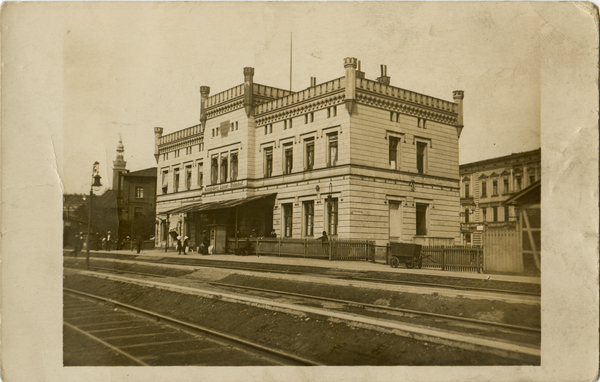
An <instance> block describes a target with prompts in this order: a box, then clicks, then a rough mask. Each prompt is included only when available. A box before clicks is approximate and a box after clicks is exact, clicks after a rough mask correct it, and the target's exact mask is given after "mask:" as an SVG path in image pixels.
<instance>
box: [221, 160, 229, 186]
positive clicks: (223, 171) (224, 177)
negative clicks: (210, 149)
mask: <svg viewBox="0 0 600 382" xmlns="http://www.w3.org/2000/svg"><path fill="white" fill-rule="evenodd" d="M227 162H228V158H227V154H221V183H226V182H227V174H228V173H227V169H228V167H227Z"/></svg>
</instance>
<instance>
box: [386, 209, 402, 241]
mask: <svg viewBox="0 0 600 382" xmlns="http://www.w3.org/2000/svg"><path fill="white" fill-rule="evenodd" d="M389 206H390V241H400V240H401V238H402V207H401V206H400V202H392V201H390V202H389Z"/></svg>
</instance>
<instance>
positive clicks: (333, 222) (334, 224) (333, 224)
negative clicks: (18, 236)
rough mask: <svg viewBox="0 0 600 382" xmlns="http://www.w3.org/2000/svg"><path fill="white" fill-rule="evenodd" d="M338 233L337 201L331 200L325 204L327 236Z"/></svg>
mask: <svg viewBox="0 0 600 382" xmlns="http://www.w3.org/2000/svg"><path fill="white" fill-rule="evenodd" d="M337 233H338V200H337V199H331V200H329V201H328V202H327V234H328V235H329V236H332V235H337Z"/></svg>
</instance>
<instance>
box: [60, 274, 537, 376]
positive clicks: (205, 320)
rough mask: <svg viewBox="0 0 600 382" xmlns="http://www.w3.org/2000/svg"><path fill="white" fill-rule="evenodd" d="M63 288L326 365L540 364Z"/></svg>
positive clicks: (124, 289)
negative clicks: (128, 305) (151, 312)
mask: <svg viewBox="0 0 600 382" xmlns="http://www.w3.org/2000/svg"><path fill="white" fill-rule="evenodd" d="M64 286H65V287H67V288H72V289H76V290H81V291H83V292H88V293H93V294H98V295H101V296H104V297H107V298H110V299H114V300H118V301H120V302H123V303H126V304H130V305H134V306H137V307H140V308H144V309H148V310H151V311H155V312H158V313H161V314H165V315H169V316H172V317H175V318H177V319H180V320H183V321H187V322H191V323H195V324H198V325H202V326H206V327H209V328H211V329H214V330H217V331H221V332H225V333H229V334H232V335H236V336H241V337H243V338H246V339H248V340H250V341H256V342H258V343H261V344H264V345H268V346H275V347H278V348H280V349H283V350H286V351H289V352H293V353H295V354H298V355H300V356H303V357H306V358H309V359H313V360H317V361H319V362H322V363H323V364H325V365H536V364H537V365H539V361H538V360H535V359H523V360H522V361H519V360H514V359H508V358H503V357H499V356H494V355H490V354H486V353H479V352H474V351H468V350H463V349H458V348H452V347H448V346H445V345H439V344H434V343H428V342H424V341H418V340H414V339H411V338H406V337H400V336H397V335H393V334H385V333H380V332H378V331H374V330H365V329H358V328H354V327H351V326H349V325H346V324H344V323H339V322H331V321H327V320H325V319H324V318H323V317H321V316H316V315H310V314H309V315H304V316H300V315H293V314H285V313H278V312H273V311H270V310H266V309H262V308H257V307H254V306H249V305H243V304H236V303H231V302H226V301H221V300H218V299H209V298H203V297H198V296H192V295H184V294H180V293H175V292H170V291H165V290H160V289H156V288H149V287H142V286H138V285H131V284H127V283H123V282H115V281H110V280H102V279H97V278H94V277H88V276H84V275H77V274H69V273H65V279H64Z"/></svg>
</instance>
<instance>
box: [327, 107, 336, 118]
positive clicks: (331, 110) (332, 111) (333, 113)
mask: <svg viewBox="0 0 600 382" xmlns="http://www.w3.org/2000/svg"><path fill="white" fill-rule="evenodd" d="M336 115H337V106H331V107H328V108H327V118H331V117H335V116H336Z"/></svg>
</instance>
